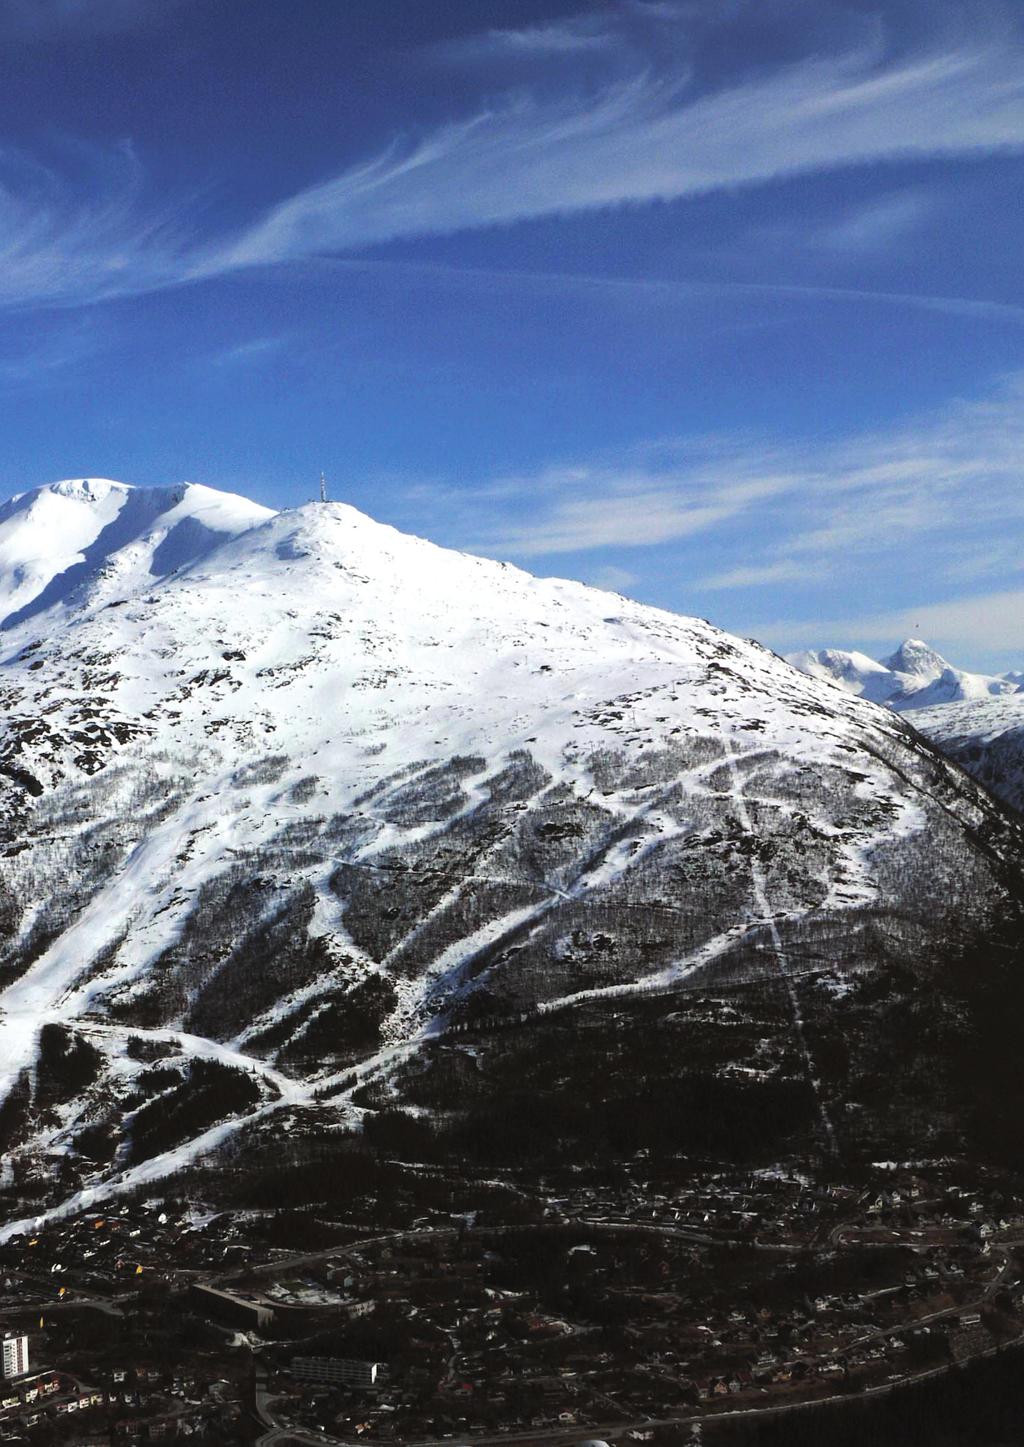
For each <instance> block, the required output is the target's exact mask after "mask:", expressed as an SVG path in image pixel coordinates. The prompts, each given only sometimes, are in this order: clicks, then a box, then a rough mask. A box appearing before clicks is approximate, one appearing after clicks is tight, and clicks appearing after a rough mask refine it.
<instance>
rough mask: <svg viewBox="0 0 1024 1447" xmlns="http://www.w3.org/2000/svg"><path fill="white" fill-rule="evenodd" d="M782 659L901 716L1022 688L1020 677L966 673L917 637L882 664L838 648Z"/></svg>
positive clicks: (865, 656)
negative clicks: (915, 710)
mask: <svg viewBox="0 0 1024 1447" xmlns="http://www.w3.org/2000/svg"><path fill="white" fill-rule="evenodd" d="M786 657H787V660H788V662H790V663H792V664H793V666H794V667H795V668H799V669H800V671H801V672H802V673H806V674H809V675H810V676H811V677H812V678H822V679H825V680H827V681H828V682H831V683H837V684H838V685H839V687H840V688H843V689H845V690H846V691H847V693H853V694H856V695H857V696H858V697H860V698H867V699H870V700H871V702H872V703H883V704H886V705H887V706H888V707H889V708H892V709H895V710H896V711H897V712H900V713H904V712H906V711H908V710H910V709H923V708H934V707H935V706H936V705H937V704H944V703H963V702H966V701H969V700H971V699H987V698H998V697H1002V696H1003V695H1005V694H1013V693H1017V692H1019V691H1020V688H1021V675H1020V674H1014V673H1002V674H983V673H967V672H965V671H964V670H963V669H960V668H954V667H953V665H952V664H951V663H947V662H946V660H945V659H944V658H943V657H942V655H941V654H940V653H936V652H935V650H934V649H933V648H930V647H929V646H928V644H927V643H922V641H921V640H920V639H919V638H908V639H906V641H905V642H903V643H901V644H900V646H899V648H897V650H896V652H895V653H893V654H891V655H890V657H888V658H885V659H883V660H882V661H881V662H880V663H879V662H876V660H875V659H873V658H869V657H868V656H867V654H866V653H857V652H856V651H853V652H847V651H845V650H843V649H841V648H822V649H820V650H818V651H817V652H814V651H804V652H800V653H789V654H787V655H786Z"/></svg>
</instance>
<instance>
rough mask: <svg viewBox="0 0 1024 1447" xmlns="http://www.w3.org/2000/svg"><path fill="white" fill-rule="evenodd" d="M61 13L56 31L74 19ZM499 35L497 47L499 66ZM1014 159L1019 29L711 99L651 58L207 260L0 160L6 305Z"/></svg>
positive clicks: (1023, 134) (558, 29) (1019, 136)
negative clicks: (750, 191)
mask: <svg viewBox="0 0 1024 1447" xmlns="http://www.w3.org/2000/svg"><path fill="white" fill-rule="evenodd" d="M67 4H68V5H70V10H69V12H68V13H69V14H71V13H78V11H79V10H80V9H81V7H80V6H76V5H75V4H73V3H72V0H67ZM49 8H50V9H51V10H53V5H51V6H50V7H49ZM57 8H58V10H59V9H60V7H59V6H58V7H57ZM65 8H67V7H66V6H65ZM114 11H115V13H116V11H117V6H116V5H115V6H114ZM512 34H513V32H505V33H503V39H502V41H501V44H502V45H503V46H504V47H505V48H506V49H507V48H508V47H509V45H510V44H511V40H510V36H511V35H512ZM517 34H518V36H519V40H518V42H517V43H518V44H519V45H520V46H521V47H528V46H529V45H531V44H533V45H534V46H535V47H537V46H540V44H541V41H542V40H543V39H544V37H545V36H546V40H547V43H548V45H549V46H550V45H552V44H554V43H555V42H556V37H558V36H561V41H562V42H564V43H566V44H568V41H569V40H570V39H572V38H573V37H574V36H575V38H576V40H577V42H578V43H582V42H583V41H584V40H586V39H588V38H589V41H591V42H594V41H596V39H597V38H599V37H601V36H602V32H601V31H600V30H599V29H597V28H595V27H594V25H593V24H592V22H583V21H570V22H565V23H564V24H563V25H561V26H559V25H558V24H552V25H549V26H547V27H541V28H540V29H539V30H535V31H530V30H523V31H521V32H518V33H517ZM531 36H532V39H531ZM492 41H493V35H492ZM1022 149H1024V40H1022V34H1021V30H1020V27H1019V26H1016V25H1008V26H1004V28H1003V29H1002V30H999V29H993V28H992V27H989V28H988V29H985V28H981V30H980V33H979V34H978V35H977V36H976V37H975V38H965V37H964V36H963V35H955V36H952V37H950V36H948V35H947V36H943V37H940V38H939V39H938V40H935V41H932V42H930V43H929V44H927V45H921V46H919V47H918V48H917V49H916V50H913V51H909V52H908V51H903V52H900V53H894V52H891V51H890V52H889V53H885V52H883V51H882V50H881V49H880V48H879V47H878V46H861V47H860V48H859V49H848V50H845V51H843V52H841V53H836V54H831V55H829V54H821V53H817V54H814V55H811V56H807V57H804V58H802V59H797V60H795V61H793V62H792V63H790V64H787V65H779V66H776V67H775V68H774V69H771V70H764V71H761V72H757V73H753V74H750V75H747V76H746V77H745V78H741V79H737V80H734V81H733V82H732V83H730V84H723V85H722V86H721V88H719V89H717V90H713V91H711V92H707V91H701V90H700V89H699V88H698V86H697V84H696V82H695V81H694V79H693V77H692V76H691V75H690V74H688V73H687V72H686V71H685V70H684V69H683V68H682V65H681V62H680V61H679V60H678V59H676V60H675V61H672V60H671V58H666V57H665V56H664V55H660V54H659V55H652V57H651V60H650V63H649V64H648V65H647V66H646V68H643V69H639V70H637V71H636V73H634V74H633V75H631V76H629V77H627V78H625V79H623V78H619V79H617V80H615V81H613V82H610V83H608V84H606V85H605V86H604V87H603V88H599V89H596V90H595V89H592V88H591V89H585V90H580V91H577V92H576V93H574V94H571V95H568V96H567V95H564V94H563V95H560V96H557V97H554V98H552V97H551V96H550V95H548V94H537V93H532V94H531V93H522V92H520V93H518V94H516V95H515V96H514V97H512V98H505V99H503V100H499V101H497V102H495V103H493V104H490V105H488V106H486V107H485V108H482V109H480V110H479V111H478V112H477V113H476V114H474V115H472V116H469V117H467V118H465V119H462V120H459V121H454V122H452V123H451V124H449V125H446V126H442V127H439V128H437V129H435V130H433V131H430V132H428V133H426V134H422V135H420V136H418V137H415V138H405V139H399V140H396V141H395V142H394V143H393V144H392V145H390V146H389V147H388V148H387V149H385V150H384V151H383V152H382V153H380V154H378V155H375V156H372V157H369V158H368V159H366V160H365V161H363V162H361V163H360V164H358V165H355V166H351V167H348V168H347V169H345V170H344V171H342V172H340V173H339V174H337V175H335V176H333V177H331V178H329V179H327V180H325V181H323V182H321V183H320V184H317V185H313V186H311V187H308V188H307V189H305V190H303V191H301V192H299V193H297V194H296V195H294V196H291V197H290V198H288V199H286V200H284V201H282V202H281V203H280V204H278V205H275V206H272V207H271V208H270V209H269V210H268V211H267V212H266V213H265V214H264V215H262V216H261V217H257V218H256V219H254V220H253V221H252V222H251V223H250V224H248V225H246V226H243V227H242V228H241V229H240V230H238V231H237V232H236V233H235V234H234V235H230V236H227V237H222V238H220V239H216V240H208V239H202V238H201V237H200V236H199V223H198V220H197V218H196V217H195V215H194V208H193V206H192V205H191V203H189V202H183V201H181V199H180V198H179V202H178V206H177V210H176V213H175V214H176V216H177V218H178V220H179V222H180V225H179V226H178V227H177V228H172V227H171V225H170V224H169V216H170V214H171V213H170V211H169V209H167V208H165V209H162V210H160V211H159V212H157V213H156V214H154V213H153V212H152V211H151V210H150V209H149V208H148V207H147V204H146V202H145V200H144V197H143V196H142V194H141V191H142V188H141V187H140V186H139V185H138V184H137V183H134V182H133V184H131V185H127V186H126V185H125V183H124V177H120V178H117V179H116V181H115V183H114V184H112V185H111V186H110V187H109V189H108V190H107V191H106V192H104V193H103V194H104V197H105V199H102V200H96V199H95V198H96V196H97V195H98V194H100V191H101V188H98V187H97V186H96V185H90V186H89V187H88V188H87V194H88V196H89V198H90V199H89V200H88V202H87V203H85V204H82V203H80V201H79V200H78V198H79V197H80V195H81V194H82V188H81V187H80V186H79V187H76V186H75V185H73V184H70V185H69V184H68V183H67V182H61V181H60V180H59V179H58V178H57V177H55V176H48V177H47V178H46V183H45V184H43V185H40V184H39V178H38V177H35V178H32V177H29V178H27V177H26V173H25V170H24V167H21V166H19V165H18V164H17V162H15V163H14V164H13V165H12V163H11V158H10V157H9V156H8V157H7V158H6V160H7V165H6V166H4V159H5V158H4V157H3V156H2V155H0V175H2V176H6V183H2V182H0V301H6V302H7V303H8V304H12V303H13V304H17V303H19V302H20V303H33V302H56V303H69V302H76V301H79V302H80V301H88V300H97V299H102V298H104V297H110V296H117V295H130V294H133V293H139V292H143V291H147V290H152V289H156V288H159V287H164V286H171V285H175V284H180V283H182V282H187V281H191V280H197V279H201V278H204V277H213V276H217V275H222V274H225V273H228V272H231V271H235V270H238V269H240V268H245V267H250V266H258V265H276V264H280V263H282V262H289V261H291V262H295V261H305V260H309V259H311V258H314V257H320V256H324V255H331V254H335V255H336V254H345V253H352V252H355V251H358V250H360V249H362V248H366V247H370V246H373V245H376V244H378V243H382V242H387V241H390V240H394V239H396V238H415V237H429V236H439V235H445V234H449V233H453V232H457V231H461V230H467V229H478V228H484V227H492V226H508V225H512V224H515V223H518V222H522V221H527V220H531V219H536V218H541V217H547V216H555V215H562V214H571V213H579V212H587V211H598V210H602V209H607V208H612V207H618V206H625V205H642V204H649V203H654V202H659V201H673V200H679V199H681V198H685V197H691V196H698V195H701V194H704V193H707V192H712V191H716V190H721V189H726V188H730V187H736V186H743V185H755V184H763V183H766V182H770V181H772V180H775V179H779V178H784V177H790V176H795V175H799V174H803V173H808V172H815V171H833V170H836V169H837V168H841V167H848V166H856V165H864V164H871V163H877V162H880V161H886V160H892V159H898V158H903V159H907V158H910V159H923V158H928V157H936V156H948V155H960V156H965V155H972V154H991V153H997V152H1018V151H1020V150H1022ZM4 185H5V189H4V188H3V187H4ZM882 219H883V221H884V220H885V218H882ZM897 219H898V218H897ZM889 221H890V222H891V221H892V218H891V217H890V218H889ZM875 223H876V224H877V223H878V218H877V217H876V218H875Z"/></svg>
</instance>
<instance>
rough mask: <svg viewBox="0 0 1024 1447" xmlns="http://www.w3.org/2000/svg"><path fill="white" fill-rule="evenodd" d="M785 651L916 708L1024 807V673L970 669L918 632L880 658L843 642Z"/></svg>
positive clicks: (845, 682) (798, 663) (1000, 791)
mask: <svg viewBox="0 0 1024 1447" xmlns="http://www.w3.org/2000/svg"><path fill="white" fill-rule="evenodd" d="M787 658H788V661H789V662H790V663H792V664H794V665H795V667H797V668H799V669H800V671H801V672H802V673H806V674H808V675H809V676H810V677H811V678H821V679H825V680H827V681H828V682H830V683H835V684H838V686H839V687H840V688H842V689H845V690H846V692H847V693H851V694H855V695H856V696H857V697H858V698H867V699H870V700H871V701H872V702H873V703H880V704H884V705H885V706H886V707H887V708H891V709H893V710H894V711H895V712H897V713H911V712H912V713H913V717H912V720H911V721H912V723H913V725H914V727H915V728H916V729H919V730H920V732H921V733H923V734H924V735H925V736H926V737H927V738H929V739H931V740H932V741H933V742H934V743H936V744H938V745H939V747H940V748H941V749H942V750H943V752H945V753H947V754H949V755H950V757H952V758H954V759H956V761H957V763H959V764H961V765H962V766H963V767H964V768H965V769H966V770H967V771H968V772H969V773H972V774H973V775H974V776H975V778H977V779H980V780H981V782H982V783H983V784H985V786H986V787H987V788H989V789H991V790H992V792H993V793H995V794H997V795H999V797H1000V798H1002V799H1004V800H1005V801H1006V802H1007V803H1008V804H1011V805H1013V807H1014V808H1015V809H1018V810H1024V673H1021V672H1008V673H999V674H983V673H968V672H967V671H966V670H964V669H961V668H955V667H954V666H953V665H952V664H951V663H948V662H947V661H946V659H945V658H943V657H942V655H941V654H939V653H936V652H935V650H934V649H933V648H930V647H929V646H928V644H927V643H923V642H922V641H921V640H920V639H919V638H908V639H907V640H906V641H905V642H904V643H902V644H900V646H899V648H897V650H896V652H895V653H893V654H891V655H890V657H888V658H884V659H882V661H881V662H876V660H875V659H873V658H869V657H868V656H867V654H865V653H856V652H846V651H844V650H843V649H839V648H823V649H821V650H819V651H818V652H810V651H808V652H801V653H790V654H788V655H787Z"/></svg>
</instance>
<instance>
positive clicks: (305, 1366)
mask: <svg viewBox="0 0 1024 1447" xmlns="http://www.w3.org/2000/svg"><path fill="white" fill-rule="evenodd" d="M385 1371H386V1369H385V1367H384V1364H383V1362H356V1361H349V1360H347V1359H346V1358H345V1357H295V1358H293V1360H292V1376H293V1377H295V1378H297V1380H298V1381H300V1382H320V1383H323V1384H324V1385H325V1386H330V1387H364V1388H365V1387H377V1386H380V1384H381V1382H382V1381H383V1378H384V1376H385Z"/></svg>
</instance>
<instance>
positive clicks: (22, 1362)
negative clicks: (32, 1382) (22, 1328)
mask: <svg viewBox="0 0 1024 1447" xmlns="http://www.w3.org/2000/svg"><path fill="white" fill-rule="evenodd" d="M27 1371H28V1337H27V1336H5V1337H4V1339H3V1374H4V1376H5V1377H23V1376H24V1375H25V1373H26V1372H27Z"/></svg>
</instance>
